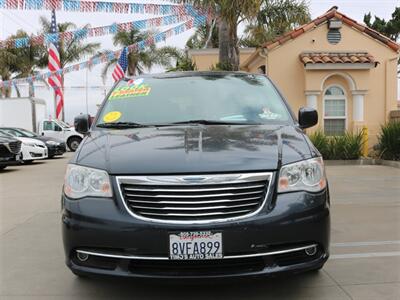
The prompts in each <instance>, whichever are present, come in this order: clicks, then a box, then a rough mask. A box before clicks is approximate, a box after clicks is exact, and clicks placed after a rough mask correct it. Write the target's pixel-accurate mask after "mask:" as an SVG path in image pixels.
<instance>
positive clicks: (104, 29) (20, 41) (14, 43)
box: [0, 0, 191, 49]
mask: <svg viewBox="0 0 400 300" xmlns="http://www.w3.org/2000/svg"><path fill="white" fill-rule="evenodd" d="M0 1H1V0H0ZM189 18H191V17H190V16H189V15H188V14H179V15H169V16H162V17H156V18H150V19H144V20H137V21H132V22H125V23H114V24H111V25H107V26H99V27H84V28H81V29H78V30H74V31H65V32H60V33H46V34H41V35H37V36H30V37H23V38H16V39H7V40H3V41H0V48H9V49H10V48H23V47H28V46H35V45H47V44H49V43H54V42H57V41H59V40H64V41H70V40H72V39H75V40H81V39H85V38H88V37H98V36H104V35H107V34H115V33H117V32H121V31H130V30H132V29H137V30H143V29H148V28H153V27H159V26H167V25H172V24H176V23H181V22H183V21H187V20H188V19H189Z"/></svg>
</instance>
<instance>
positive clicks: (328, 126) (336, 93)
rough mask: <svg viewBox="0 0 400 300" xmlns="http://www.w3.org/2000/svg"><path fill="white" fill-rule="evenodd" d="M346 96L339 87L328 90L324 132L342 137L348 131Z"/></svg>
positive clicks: (326, 93) (325, 100) (325, 104)
mask: <svg viewBox="0 0 400 300" xmlns="http://www.w3.org/2000/svg"><path fill="white" fill-rule="evenodd" d="M346 115H347V109H346V95H345V93H344V91H343V89H342V88H341V87H339V86H332V87H330V88H328V89H327V90H326V92H325V95H324V131H325V134H327V135H342V134H343V133H344V132H345V131H346Z"/></svg>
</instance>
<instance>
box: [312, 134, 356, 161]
mask: <svg viewBox="0 0 400 300" xmlns="http://www.w3.org/2000/svg"><path fill="white" fill-rule="evenodd" d="M310 140H311V141H312V143H313V144H314V146H315V147H316V148H317V149H318V151H319V152H320V153H321V155H322V157H323V158H324V159H358V158H360V157H361V154H362V149H363V144H364V143H363V138H362V132H358V133H351V132H346V133H345V134H343V135H338V136H327V135H325V134H324V133H323V132H322V131H316V132H315V133H313V134H311V136H310Z"/></svg>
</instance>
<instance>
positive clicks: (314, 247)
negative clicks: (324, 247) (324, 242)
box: [305, 246, 317, 256]
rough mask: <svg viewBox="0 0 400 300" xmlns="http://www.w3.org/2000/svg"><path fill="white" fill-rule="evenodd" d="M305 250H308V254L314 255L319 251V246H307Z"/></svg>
mask: <svg viewBox="0 0 400 300" xmlns="http://www.w3.org/2000/svg"><path fill="white" fill-rule="evenodd" d="M305 252H306V254H307V255H308V256H313V255H315V253H317V246H313V247H310V248H307V249H306V250H305Z"/></svg>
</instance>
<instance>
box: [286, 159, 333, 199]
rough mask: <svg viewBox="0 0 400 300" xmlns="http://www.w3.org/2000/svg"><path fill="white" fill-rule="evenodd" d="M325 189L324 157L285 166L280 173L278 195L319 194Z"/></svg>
mask: <svg viewBox="0 0 400 300" xmlns="http://www.w3.org/2000/svg"><path fill="white" fill-rule="evenodd" d="M325 187H326V177H325V169H324V162H323V160H322V157H317V158H312V159H308V160H304V161H300V162H297V163H294V164H290V165H286V166H283V167H282V168H281V171H280V172H279V183H278V193H285V192H291V191H307V192H319V191H321V190H323V189H324V188H325Z"/></svg>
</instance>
